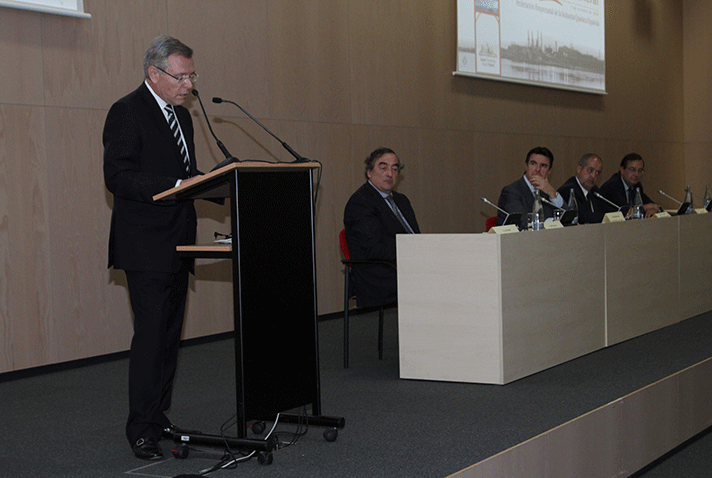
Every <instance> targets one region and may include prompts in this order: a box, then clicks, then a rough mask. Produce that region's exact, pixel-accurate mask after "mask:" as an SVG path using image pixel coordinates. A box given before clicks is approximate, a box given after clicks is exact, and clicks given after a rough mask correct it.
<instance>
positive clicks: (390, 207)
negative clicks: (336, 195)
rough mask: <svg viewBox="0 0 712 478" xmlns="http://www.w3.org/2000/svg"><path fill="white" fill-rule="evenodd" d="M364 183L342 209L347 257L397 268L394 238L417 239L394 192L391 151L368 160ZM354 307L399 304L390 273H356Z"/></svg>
mask: <svg viewBox="0 0 712 478" xmlns="http://www.w3.org/2000/svg"><path fill="white" fill-rule="evenodd" d="M365 163H366V178H367V181H366V183H364V184H363V185H362V186H361V187H360V188H358V189H357V190H356V192H355V193H353V195H352V196H351V198H350V199H349V201H348V203H346V208H345V209H344V227H345V230H346V242H347V243H348V245H349V255H350V258H351V259H354V260H380V261H388V262H393V263H395V261H396V234H417V233H419V232H420V229H419V228H418V221H417V220H416V219H415V212H414V211H413V207H412V206H411V205H410V201H409V200H408V198H407V197H406V196H405V195H404V194H400V193H397V192H395V191H394V190H393V188H394V187H395V185H396V182H397V181H398V173H399V172H400V170H401V169H402V166H401V164H400V161H399V160H398V156H396V153H394V152H393V150H391V149H388V148H379V149H377V150H375V151H373V152H372V153H371V154H370V155H369V156H368V158H366V161H365ZM354 286H355V292H356V305H358V306H359V307H371V306H379V305H385V304H389V303H391V302H395V301H396V299H397V276H396V270H395V268H394V267H390V266H388V265H385V264H383V265H381V264H379V265H373V266H371V265H369V266H360V267H355V268H354Z"/></svg>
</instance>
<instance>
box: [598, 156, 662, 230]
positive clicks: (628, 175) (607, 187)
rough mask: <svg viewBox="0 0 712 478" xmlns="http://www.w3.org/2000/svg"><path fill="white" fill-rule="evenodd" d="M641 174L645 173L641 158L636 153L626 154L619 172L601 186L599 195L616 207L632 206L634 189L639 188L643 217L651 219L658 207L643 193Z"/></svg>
mask: <svg viewBox="0 0 712 478" xmlns="http://www.w3.org/2000/svg"><path fill="white" fill-rule="evenodd" d="M643 173H645V162H644V161H643V158H642V157H641V156H640V155H639V154H637V153H628V154H626V155H625V156H624V157H623V160H622V161H621V168H620V171H618V172H617V173H615V174H614V175H613V176H611V178H610V179H609V180H608V181H606V182H605V183H603V186H601V194H602V195H603V196H604V197H605V198H606V199H608V200H610V201H611V202H613V203H614V204H616V205H618V206H633V201H634V200H635V189H636V188H640V196H641V198H642V200H643V208H644V209H645V217H646V218H648V217H651V216H652V215H653V214H655V213H656V212H658V210H659V209H660V206H658V205H657V204H655V203H654V202H653V200H652V199H650V198H649V197H648V196H647V195H646V194H645V193H644V192H643V185H642V184H641V183H640V178H641V177H642V176H643Z"/></svg>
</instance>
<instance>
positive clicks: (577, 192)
mask: <svg viewBox="0 0 712 478" xmlns="http://www.w3.org/2000/svg"><path fill="white" fill-rule="evenodd" d="M602 171H603V161H601V157H600V156H598V155H597V154H594V153H586V154H584V155H583V156H581V159H579V161H578V166H576V174H575V175H574V176H571V177H570V178H569V179H567V180H566V182H565V183H564V184H562V185H561V187H560V188H559V189H558V191H559V194H561V196H562V197H563V198H564V202H565V203H568V202H569V194H571V189H573V190H574V198H576V204H577V205H578V223H579V224H590V223H596V222H601V221H603V216H604V214H605V213H607V212H612V211H615V209H613V207H612V206H611V205H609V204H607V203H606V202H604V201H603V200H601V199H599V198H597V197H596V196H595V195H594V193H596V192H599V191H598V186H596V181H598V178H599V177H600V176H601V172H602Z"/></svg>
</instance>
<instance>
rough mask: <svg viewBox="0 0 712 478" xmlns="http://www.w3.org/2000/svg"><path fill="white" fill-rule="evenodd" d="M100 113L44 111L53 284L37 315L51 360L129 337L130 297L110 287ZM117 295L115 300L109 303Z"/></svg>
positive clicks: (115, 345) (122, 344)
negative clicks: (47, 330)
mask: <svg viewBox="0 0 712 478" xmlns="http://www.w3.org/2000/svg"><path fill="white" fill-rule="evenodd" d="M104 116H105V113H104V112H103V111H101V110H87V109H80V108H48V109H47V120H46V129H47V133H46V137H47V144H48V145H52V146H51V147H48V156H47V164H46V170H47V176H48V184H47V195H48V213H49V218H48V219H49V226H50V228H49V229H50V236H51V240H50V254H49V275H50V279H51V285H52V288H51V307H50V309H49V310H48V311H47V314H46V316H44V317H41V320H43V321H46V323H47V324H49V328H50V330H51V331H52V341H51V343H50V347H49V350H48V351H47V353H48V357H62V359H63V360H72V359H78V358H82V357H86V356H94V355H101V354H103V353H108V352H118V351H121V350H125V349H126V348H127V347H128V344H129V343H130V339H131V331H132V327H131V320H130V319H131V315H130V309H129V307H128V301H127V297H128V296H127V294H125V293H120V292H118V291H113V290H112V289H113V288H114V287H115V286H113V285H111V284H110V282H109V281H110V272H109V271H108V270H107V267H106V265H107V260H108V253H107V249H108V246H107V244H108V237H109V224H110V219H111V204H113V198H112V196H111V194H109V193H108V192H107V190H106V188H105V187H104V183H103V163H102V155H103V148H102V145H101V140H100V138H101V131H102V128H103V126H104ZM77 125H82V127H80V128H78V127H77ZM122 281H123V278H122ZM117 292H118V294H117V295H118V297H119V302H112V299H113V294H116V293H117Z"/></svg>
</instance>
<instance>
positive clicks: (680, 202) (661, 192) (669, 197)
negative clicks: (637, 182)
mask: <svg viewBox="0 0 712 478" xmlns="http://www.w3.org/2000/svg"><path fill="white" fill-rule="evenodd" d="M658 192H659V193H660V194H662V195H663V196H665V197H666V198H668V199H672V200H673V201H675V202H676V203H678V204H680V205H682V201H678V200H677V199H675V198H674V197H672V196H670V195H669V194H665V193H664V192H663V190H662V189H658Z"/></svg>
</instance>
